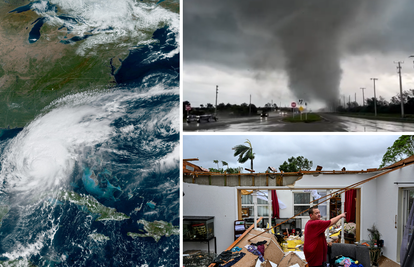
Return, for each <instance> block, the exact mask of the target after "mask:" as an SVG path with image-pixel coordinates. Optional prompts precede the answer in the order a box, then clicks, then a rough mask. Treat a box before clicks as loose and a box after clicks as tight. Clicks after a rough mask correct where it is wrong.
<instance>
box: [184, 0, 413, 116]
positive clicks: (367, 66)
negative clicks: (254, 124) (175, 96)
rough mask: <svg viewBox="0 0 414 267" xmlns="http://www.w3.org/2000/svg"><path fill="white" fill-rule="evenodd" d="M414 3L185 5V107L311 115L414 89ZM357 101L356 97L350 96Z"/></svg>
mask: <svg viewBox="0 0 414 267" xmlns="http://www.w3.org/2000/svg"><path fill="white" fill-rule="evenodd" d="M412 10H414V1H411V0H393V1H389V0H376V1H368V0H347V1H330V0H314V1H302V0H255V1H249V0H226V1H222V0H209V1H204V0H184V2H183V58H184V62H183V68H182V77H183V100H187V101H190V103H191V104H192V106H199V105H200V104H204V105H205V104H207V103H212V104H213V105H214V104H215V93H216V92H215V91H216V90H215V89H216V85H218V86H219V93H218V101H217V102H218V104H219V103H225V104H227V103H231V104H241V103H243V102H245V103H249V98H250V95H251V99H252V103H253V104H255V105H257V106H263V105H264V104H266V103H270V102H272V101H273V103H276V104H277V105H278V106H279V105H282V106H286V105H290V103H291V102H292V101H297V100H298V99H304V100H305V101H307V103H308V107H309V108H311V109H317V108H320V107H324V106H332V103H336V104H337V103H338V102H339V100H341V102H343V100H344V97H345V99H346V102H348V99H349V97H350V99H351V101H354V100H355V96H356V100H357V102H358V103H359V104H360V105H361V104H362V90H361V89H360V88H366V90H365V91H364V94H365V98H371V97H373V96H374V89H373V81H372V80H370V78H374V77H375V78H378V81H376V92H377V97H378V96H382V97H384V98H385V100H387V101H389V100H390V98H391V97H392V96H395V95H397V94H398V93H399V89H400V87H399V79H398V74H397V68H396V66H397V65H396V64H395V63H394V62H395V61H404V63H403V64H402V65H401V66H402V74H403V75H402V81H403V83H402V86H403V90H408V89H411V88H414V68H413V58H409V56H410V55H413V54H414V46H413V44H414V33H413V29H414V16H412V14H411V12H412ZM355 94H356V95H355Z"/></svg>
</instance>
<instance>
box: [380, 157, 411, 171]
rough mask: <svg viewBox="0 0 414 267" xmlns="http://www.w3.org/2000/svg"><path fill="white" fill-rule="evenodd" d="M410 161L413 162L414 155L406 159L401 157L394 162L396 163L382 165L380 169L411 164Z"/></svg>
mask: <svg viewBox="0 0 414 267" xmlns="http://www.w3.org/2000/svg"><path fill="white" fill-rule="evenodd" d="M411 163H414V155H413V156H411V157H408V158H406V159H402V160H400V161H398V162H396V163H394V164H392V165H390V166H387V167H384V168H382V169H381V170H384V169H394V168H397V167H399V166H402V165H408V164H411Z"/></svg>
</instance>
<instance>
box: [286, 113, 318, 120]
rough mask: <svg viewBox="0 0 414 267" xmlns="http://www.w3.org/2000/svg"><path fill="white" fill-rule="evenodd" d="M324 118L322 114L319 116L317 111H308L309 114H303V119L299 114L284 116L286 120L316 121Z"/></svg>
mask: <svg viewBox="0 0 414 267" xmlns="http://www.w3.org/2000/svg"><path fill="white" fill-rule="evenodd" d="M321 119H322V118H321V116H319V115H318V114H316V113H308V115H306V114H304V113H303V114H302V119H301V118H300V115H299V114H296V115H295V116H294V117H292V116H289V117H286V118H283V121H286V122H315V121H320V120H321Z"/></svg>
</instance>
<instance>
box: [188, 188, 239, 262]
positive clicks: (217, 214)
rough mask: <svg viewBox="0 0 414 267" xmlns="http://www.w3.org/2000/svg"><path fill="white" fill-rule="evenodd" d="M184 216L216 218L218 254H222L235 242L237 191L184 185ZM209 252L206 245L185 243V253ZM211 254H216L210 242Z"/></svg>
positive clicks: (215, 228) (215, 229) (212, 243)
mask: <svg viewBox="0 0 414 267" xmlns="http://www.w3.org/2000/svg"><path fill="white" fill-rule="evenodd" d="M183 192H184V194H185V195H184V197H183V215H184V216H214V235H215V236H216V239H217V253H219V254H220V253H221V252H222V251H224V250H225V249H227V248H228V247H229V246H230V245H231V244H232V243H233V242H234V231H233V225H234V221H235V220H237V189H236V188H234V187H220V186H205V185H195V184H187V183H184V184H183ZM193 249H198V250H203V251H207V244H206V243H198V242H184V243H183V251H186V250H193ZM210 252H214V241H213V240H211V241H210Z"/></svg>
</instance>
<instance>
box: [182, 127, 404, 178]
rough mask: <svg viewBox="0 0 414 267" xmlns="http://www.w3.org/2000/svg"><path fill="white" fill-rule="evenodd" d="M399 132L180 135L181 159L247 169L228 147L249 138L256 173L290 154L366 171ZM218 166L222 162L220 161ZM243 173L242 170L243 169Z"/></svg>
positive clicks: (315, 162) (328, 167) (332, 166)
mask: <svg viewBox="0 0 414 267" xmlns="http://www.w3.org/2000/svg"><path fill="white" fill-rule="evenodd" d="M399 136H400V135H350V134H347V135H184V136H183V158H184V159H187V158H198V159H199V161H194V162H192V163H194V164H196V165H198V166H202V167H204V168H217V165H216V164H215V163H214V162H213V160H219V161H226V162H227V163H228V164H229V167H233V168H234V167H239V166H241V167H243V169H244V168H250V161H248V162H246V163H244V164H240V163H238V162H237V158H236V157H234V156H233V154H234V151H233V150H232V148H233V147H234V146H236V145H238V144H243V143H244V142H245V141H246V139H249V140H250V142H251V143H252V146H253V152H254V153H255V159H254V161H253V164H254V169H255V171H256V172H265V171H266V169H267V168H268V167H269V166H271V167H275V168H277V169H279V166H280V165H281V164H282V163H283V162H284V161H287V159H288V158H290V157H292V156H295V157H297V156H304V157H305V158H307V159H309V160H312V161H313V167H312V170H315V168H316V166H317V165H321V166H323V170H341V169H342V167H345V168H346V169H347V170H362V169H364V170H366V169H367V168H377V167H378V166H379V165H380V163H381V160H382V156H383V155H384V153H385V152H386V150H387V148H388V147H390V146H392V144H393V143H394V141H395V140H396V139H398V137H399ZM220 167H222V165H221V164H220ZM244 172H246V171H244Z"/></svg>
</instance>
